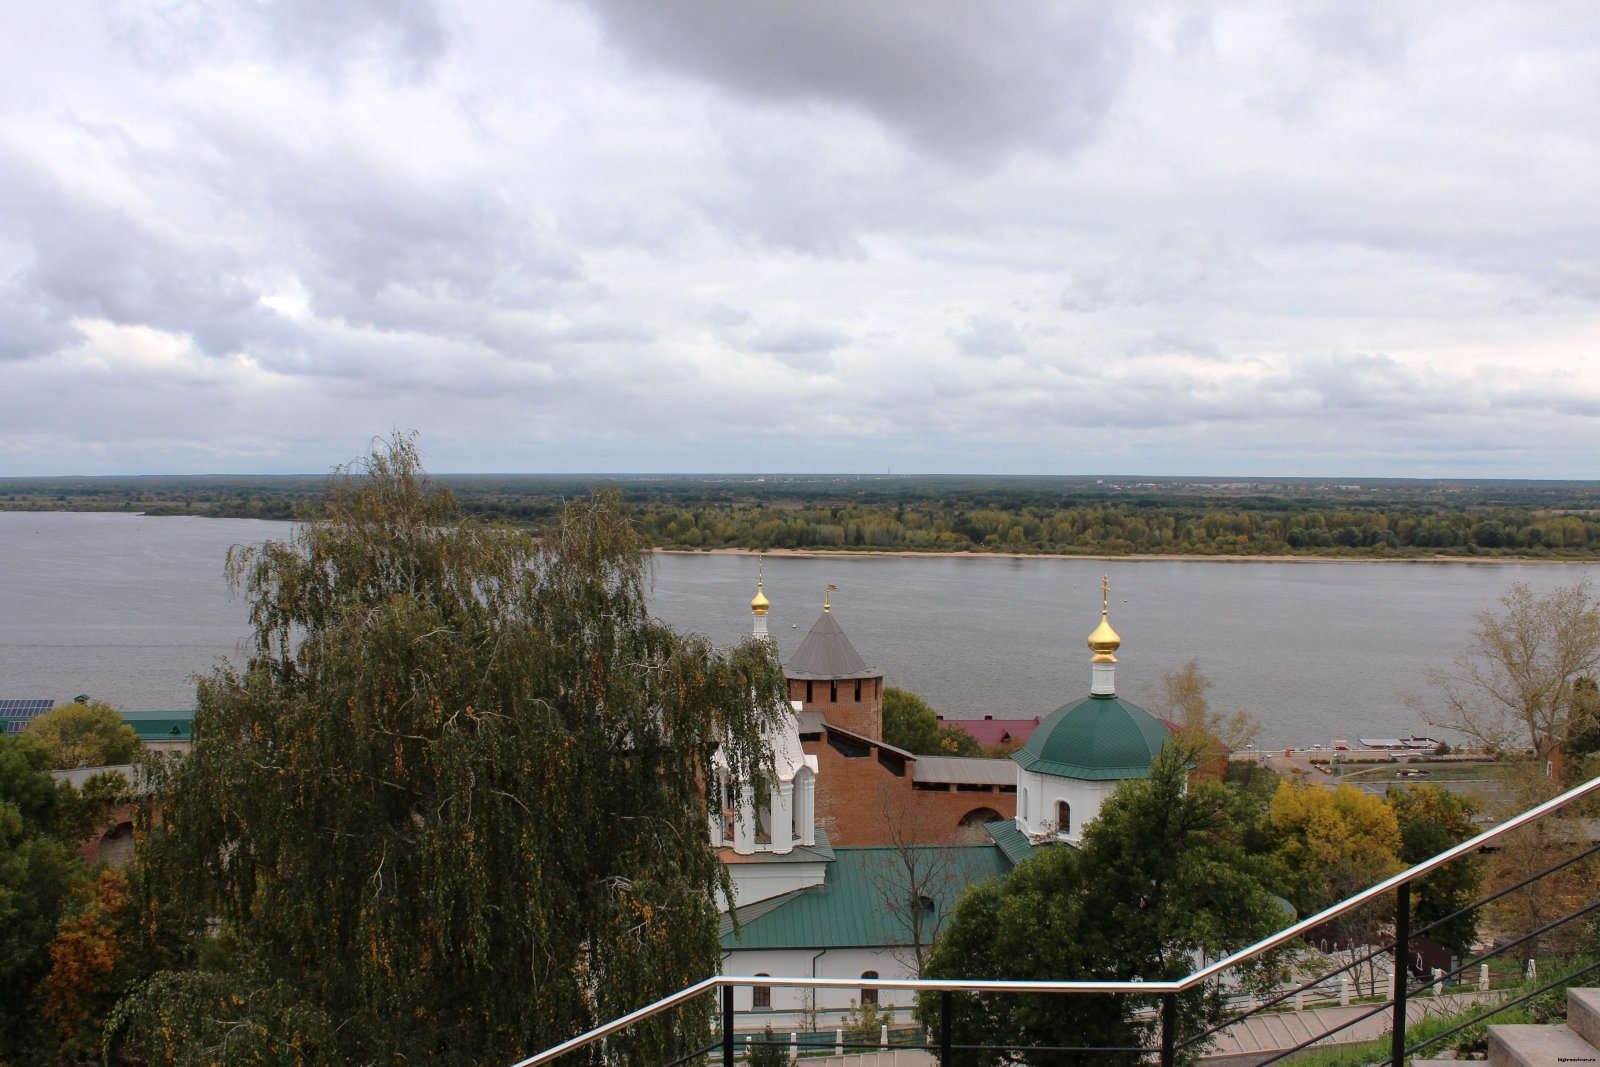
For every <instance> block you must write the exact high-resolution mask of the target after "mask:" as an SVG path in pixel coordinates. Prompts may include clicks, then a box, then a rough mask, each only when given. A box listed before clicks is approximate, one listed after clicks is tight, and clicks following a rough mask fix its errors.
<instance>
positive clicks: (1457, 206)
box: [0, 0, 1600, 477]
mask: <svg viewBox="0 0 1600 1067" xmlns="http://www.w3.org/2000/svg"><path fill="white" fill-rule="evenodd" d="M1597 98H1600V14H1597V13H1596V12H1595V10H1594V9H1593V8H1591V7H1590V6H1588V5H1584V4H1579V3H1572V4H1552V5H1545V6H1538V7H1527V6H1522V5H1505V4H1497V3H1489V2H1481V3H1465V4H1461V5H1453V6H1452V7H1451V8H1450V9H1449V10H1448V11H1444V10H1441V9H1437V8H1433V7H1428V6H1423V5H1411V4H1400V5H1395V4H1348V3H1338V4H1327V5H1318V6H1307V5H1296V6H1294V7H1292V8H1285V7H1283V6H1282V5H1275V4H1269V3H1265V2H1242V3H1238V4H1231V5H1227V6H1222V7H1217V8H1212V9H1206V10H1203V11H1197V10H1195V9H1193V8H1192V7H1190V6H1189V5H1180V4H1161V3H1156V4H1150V5H1139V6H1134V7H1130V6H1127V5H1103V6H1100V5H1088V6H1084V5H1078V6H1075V7H1070V8H1062V7H1061V6H1060V5H1049V4H1044V3H1037V4H1034V3H1021V4H1015V5H1006V6H1005V9H1004V10H1003V11H1001V10H999V9H994V8H985V9H978V8H974V7H971V6H970V5H963V4H957V3H949V4H944V3H938V4H932V5H920V6H915V7H908V6H905V5H900V6H896V5H867V6H862V5H859V4H846V3H842V2H840V3H834V2H831V0H830V2H824V3H817V4H808V5H788V6H770V5H765V6H764V5H755V6H751V5H734V4H724V3H712V2H709V0H705V2H697V3H693V4H686V5H670V6H667V7H660V8H652V9H651V10H650V11H648V12H644V11H642V10H641V9H639V8H638V7H637V6H636V5H621V4H616V3H614V2H612V0H548V2H545V3H535V4H531V5H527V6H516V5H496V4H489V3H487V2H484V0H456V2H450V3H445V2H442V0H441V2H440V3H438V4H426V3H420V2H408V3H400V4H390V3H377V2H372V3H367V2H362V3H357V4H349V5H343V6H340V7H339V8H338V9H337V10H334V9H332V8H329V7H327V5H318V4H311V3H302V2H299V0H295V2H293V3H287V4H268V5H255V6H250V7H247V8H238V7H235V6H224V5H221V4H215V3H209V2H205V0H165V2H162V3H157V4H132V3H120V2H119V3H109V4H103V3H98V2H94V0H63V2H62V3H60V4H55V5H51V7H50V8H49V11H48V13H45V14H40V13H39V12H37V11H35V12H33V13H32V14H30V15H29V16H27V17H26V18H24V17H22V16H21V15H20V14H17V13H8V14H6V15H0V188H4V189H5V190H6V196H5V198H4V199H3V201H0V418H4V419H5V420H6V425H7V428H8V432H7V434H6V435H5V437H4V439H3V441H0V473H18V474H20V473H72V472H93V471H114V470H135V471H168V470H171V471H180V470H197V469H205V470H216V469H232V470H280V471H281V470H301V471H316V470H322V469H326V468H327V467H328V466H330V465H331V464H333V463H336V462H340V461H342V460H346V459H348V458H350V457H351V456H353V455H355V454H357V453H359V452H360V451H361V447H362V444H363V443H364V442H365V441H366V440H367V439H368V438H370V437H371V436H372V435H373V434H375V433H383V432H386V431H388V430H389V429H391V428H395V427H400V428H408V427H414V428H416V429H418V430H420V431H422V434H423V439H422V440H423V447H424V449H425V451H426V453H427V454H428V456H429V459H430V462H431V463H432V465H433V466H434V467H435V468H436V469H439V470H473V469H477V470H484V469H493V470H516V469H525V470H639V469H668V470H671V469H677V470H726V469H764V470H780V469H790V470H795V469H806V470H816V469H825V468H833V469H849V470H858V469H860V470H877V469H882V468H883V467H885V466H893V467H895V469H908V468H909V469H916V470H924V471H933V470H952V471H969V470H996V471H1101V470H1116V471H1120V472H1150V473H1162V472H1194V473H1208V472H1256V473H1281V474H1294V473H1307V474H1323V473H1347V474H1356V475H1360V474H1428V475H1432V474H1480V475H1499V476H1518V475H1521V476H1528V477H1560V476H1566V477H1585V476H1589V475H1590V474H1592V465H1591V462H1592V461H1591V457H1592V455H1593V454H1594V453H1595V450H1596V446H1597V445H1600V430H1597V429H1596V426H1597V423H1596V420H1595V415H1596V414H1597V413H1600V370H1597V369H1596V368H1597V367H1600V361H1597V360H1596V359H1595V358H1594V357H1595V355H1596V353H1595V352H1594V348H1595V334H1594V328H1593V325H1594V318H1593V316H1594V309H1595V304H1596V302H1597V301H1600V271H1597V268H1596V266H1595V264H1596V262H1597V260H1596V257H1595V254H1594V249H1595V248H1596V247H1600V232H1597V231H1600V216H1596V214H1595V212H1594V209H1593V205H1594V204H1595V203H1596V202H1600V110H1597V109H1595V108H1594V106H1593V103H1592V101H1593V100H1595V99H1597ZM67 411H72V412H75V413H77V414H78V415H80V416H81V417H74V418H71V419H65V418H63V417H61V413H63V412H67Z"/></svg>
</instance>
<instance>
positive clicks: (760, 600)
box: [750, 581, 772, 615]
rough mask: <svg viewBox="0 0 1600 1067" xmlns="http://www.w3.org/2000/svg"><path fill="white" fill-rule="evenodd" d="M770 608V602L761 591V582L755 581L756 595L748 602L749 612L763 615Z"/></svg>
mask: <svg viewBox="0 0 1600 1067" xmlns="http://www.w3.org/2000/svg"><path fill="white" fill-rule="evenodd" d="M771 606H772V602H771V601H769V600H768V599H767V597H766V594H764V593H763V592H762V591H761V582H760V581H757V582H756V595H755V597H754V598H753V599H752V600H751V601H750V610H751V611H752V612H753V613H755V614H757V615H765V614H766V613H767V609H768V608H770V607H771Z"/></svg>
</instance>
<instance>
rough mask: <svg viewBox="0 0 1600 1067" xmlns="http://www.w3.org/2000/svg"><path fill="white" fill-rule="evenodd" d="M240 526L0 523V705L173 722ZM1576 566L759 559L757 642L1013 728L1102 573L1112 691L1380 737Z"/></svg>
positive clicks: (713, 588) (1048, 690) (738, 576)
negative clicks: (828, 635)
mask: <svg viewBox="0 0 1600 1067" xmlns="http://www.w3.org/2000/svg"><path fill="white" fill-rule="evenodd" d="M287 529H288V527H287V524H285V523H279V522H258V521H252V520H247V519H191V518H146V517H144V516H139V515H123V514H82V513H26V512H0V698H21V697H48V698H51V699H58V700H59V699H69V698H71V697H72V696H74V695H75V694H78V693H88V694H90V695H92V696H95V697H99V698H101V699H105V700H109V701H110V702H112V703H113V704H116V705H118V706H121V707H123V708H126V709H128V710H153V709H166V708H178V707H188V706H191V705H192V703H193V696H194V689H193V684H192V682H191V681H190V678H191V676H192V675H193V674H194V673H196V672H199V671H204V670H206V669H208V668H209V667H210V665H211V664H212V663H213V662H215V661H216V660H217V659H218V658H219V657H237V656H238V654H239V644H240V641H241V639H242V638H243V637H244V636H245V634H246V616H247V606H246V605H245V603H244V602H243V600H242V599H240V598H238V597H235V596H234V595H232V594H231V593H230V592H229V590H228V587H227V585H226V583H225V582H224V580H223V575H222V567H223V557H224V554H225V553H226V552H227V549H228V547H229V546H230V545H233V544H243V543H258V542H260V541H262V540H264V539H266V538H273V537H283V536H284V535H285V534H286V532H287ZM755 573H756V561H755V559H753V558H751V557H745V556H723V555H708V554H707V555H662V556H658V557H657V566H656V581H655V591H654V599H653V604H654V608H655V611H656V612H657V614H658V615H659V616H660V617H661V618H662V619H664V620H666V621H667V622H670V623H672V624H674V625H677V626H680V627H684V628H687V629H693V630H697V631H700V632H702V633H705V634H707V635H709V636H710V637H711V638H712V639H714V640H716V641H733V640H736V639H737V638H739V637H740V636H742V635H744V634H746V633H748V632H749V629H750V612H749V601H750V597H751V596H752V595H753V594H754V592H755ZM1597 573H1600V567H1596V566H1589V565H1585V566H1548V565H1533V564H1529V565H1519V564H1504V565H1482V564H1479V565H1473V564H1422V563H1416V564H1360V563H1327V564H1320V563H1203V562H1115V563H1104V562H1099V561H1093V560H1053V559H1022V560H1011V559H992V558H952V557H942V558H941V557H919V558H911V559H901V558H884V557H863V556H844V557H829V558H822V559H809V558H808V559H800V558H787V557H776V558H771V559H768V560H767V563H766V575H767V581H766V591H767V595H768V597H770V598H771V600H772V615H771V617H770V618H771V627H772V631H773V633H774V635H775V636H776V638H777V640H778V644H779V647H780V649H781V650H782V651H783V653H784V655H785V656H787V655H789V654H790V653H792V652H793V651H794V650H795V648H796V647H798V645H799V643H800V640H801V639H802V638H803V637H804V635H805V632H806V630H807V629H808V628H809V627H810V626H811V624H812V623H813V622H815V621H816V618H817V616H818V614H819V613H820V612H821V608H822V594H823V590H824V588H825V587H826V585H827V584H828V583H829V582H832V583H834V584H836V585H837V586H838V587H839V591H838V592H837V593H835V594H834V595H833V604H834V613H835V615H836V616H837V618H838V620H839V623H840V625H842V626H843V627H844V629H845V631H846V633H848V634H849V636H850V639H851V640H852V641H853V642H854V644H855V646H856V648H857V649H858V650H859V651H860V653H861V654H862V656H863V657H864V658H866V659H867V661H868V662H870V663H873V664H875V665H877V666H880V667H882V668H883V669H884V671H885V672H886V674H887V675H888V680H889V684H891V685H898V686H901V687H902V688H906V689H911V690H913V691H915V692H917V693H919V694H921V695H922V696H923V697H924V698H926V699H927V700H928V701H929V702H930V703H932V704H933V705H934V706H935V707H936V708H938V709H939V710H940V711H941V712H943V713H944V714H946V715H947V716H950V717H952V718H965V717H977V716H982V715H985V714H990V715H995V716H996V717H1021V716H1030V715H1034V714H1039V713H1042V712H1048V711H1050V710H1051V709H1053V708H1055V707H1057V706H1058V705H1060V704H1062V703H1064V702H1066V701H1068V700H1073V699H1077V698H1078V697H1079V696H1081V695H1082V694H1084V693H1085V692H1087V690H1088V685H1089V667H1088V656H1089V653H1088V651H1087V649H1086V648H1085V647H1084V638H1085V637H1086V636H1087V635H1088V633H1089V631H1090V630H1091V629H1093V628H1094V626H1095V623H1096V622H1097V621H1098V613H1099V610H1100V576H1101V575H1102V574H1108V575H1110V578H1111V601H1112V603H1111V621H1112V623H1113V624H1114V625H1115V627H1116V629H1117V631H1118V632H1119V633H1120V634H1121V635H1122V641H1123V644H1122V651H1121V652H1120V653H1119V656H1118V658H1119V659H1120V660H1121V662H1120V663H1119V665H1118V667H1117V688H1118V691H1119V692H1121V693H1122V694H1124V695H1127V696H1131V697H1132V698H1133V699H1135V700H1139V701H1142V702H1144V703H1147V704H1148V703H1151V702H1152V701H1153V699H1154V693H1155V690H1156V687H1157V685H1158V684H1159V681H1160V678H1161V675H1162V673H1163V672H1164V671H1170V670H1173V669H1175V668H1177V667H1179V666H1181V665H1182V664H1183V662H1184V661H1185V660H1187V659H1188V658H1189V657H1191V656H1196V657H1199V660H1200V665H1201V668H1202V669H1203V670H1204V671H1205V672H1206V673H1207V674H1208V675H1209V676H1210V677H1211V678H1212V680H1213V681H1214V682H1215V686H1214V688H1213V689H1212V691H1211V693H1210V697H1211V701H1212V706H1213V707H1214V708H1216V709H1219V710H1227V711H1232V710H1236V709H1240V708H1243V709H1246V710H1248V711H1250V712H1252V713H1253V714H1254V715H1255V716H1256V717H1257V718H1258V719H1260V720H1261V721H1262V723H1263V724H1264V737H1263V741H1264V742H1265V744H1267V745H1283V744H1289V743H1295V744H1305V743H1310V742H1313V741H1321V742H1324V743H1326V742H1327V740H1328V739H1329V738H1330V737H1335V736H1337V737H1355V736H1357V735H1366V736H1372V735H1374V734H1380V735H1393V734H1396V733H1406V732H1410V731H1411V730H1413V729H1415V730H1416V731H1418V732H1422V731H1423V730H1424V729H1425V726H1426V724H1425V723H1423V722H1421V721H1417V720H1415V719H1414V717H1413V716H1412V715H1411V714H1410V713H1409V712H1407V711H1406V710H1405V709H1404V708H1403V707H1402V706H1401V698H1402V695H1403V694H1405V693H1407V692H1425V691H1426V689H1427V679H1426V677H1425V674H1424V672H1425V670H1426V668H1428V667H1429V666H1446V665H1448V664H1449V662H1450V661H1451V660H1452V659H1453V658H1454V657H1455V656H1456V654H1457V653H1458V652H1460V650H1461V649H1462V648H1463V646H1464V645H1465V643H1466V640H1467V636H1468V634H1469V632H1470V630H1471V627H1472V622H1473V616H1474V614H1475V613H1477V612H1479V611H1481V610H1483V609H1485V608H1490V607H1493V606H1494V602H1495V599H1496V598H1497V597H1498V596H1500V594H1501V593H1502V592H1504V591H1505V588H1506V586H1507V585H1508V584H1509V583H1510V582H1511V581H1513V580H1520V581H1524V582H1527V583H1528V584H1529V585H1531V586H1532V587H1533V588H1534V589H1536V590H1545V589H1550V588H1554V587H1555V586H1558V585H1563V584H1568V583H1571V582H1573V581H1576V580H1577V579H1578V578H1579V577H1581V576H1583V575H1590V576H1595V575H1596V574H1597Z"/></svg>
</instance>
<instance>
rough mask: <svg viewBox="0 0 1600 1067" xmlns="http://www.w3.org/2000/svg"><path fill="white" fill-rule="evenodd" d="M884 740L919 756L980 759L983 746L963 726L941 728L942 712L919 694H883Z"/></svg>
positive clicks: (891, 689) (887, 691)
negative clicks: (935, 709) (974, 757)
mask: <svg viewBox="0 0 1600 1067" xmlns="http://www.w3.org/2000/svg"><path fill="white" fill-rule="evenodd" d="M883 739H884V740H885V741H887V742H889V744H891V745H894V746H895V747H896V748H903V749H905V750H906V751H907V752H915V753H916V754H917V755H919V756H981V755H983V746H982V745H980V744H978V739H977V738H975V737H973V736H972V735H971V734H969V733H967V731H965V730H963V729H962V728H961V727H960V726H957V725H955V724H953V723H950V724H945V725H940V723H939V713H938V712H936V711H934V710H933V708H932V707H930V706H929V705H928V702H927V701H925V700H923V699H922V698H921V697H919V696H917V694H915V693H912V692H909V691H907V690H905V689H896V688H895V687H894V686H892V685H891V686H889V687H888V688H887V689H885V690H884V691H883Z"/></svg>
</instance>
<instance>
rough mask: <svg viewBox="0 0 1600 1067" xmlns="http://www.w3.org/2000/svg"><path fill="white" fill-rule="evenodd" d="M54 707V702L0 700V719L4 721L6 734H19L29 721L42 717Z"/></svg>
mask: <svg viewBox="0 0 1600 1067" xmlns="http://www.w3.org/2000/svg"><path fill="white" fill-rule="evenodd" d="M55 706H56V702H55V701H54V700H0V719H4V720H5V724H6V733H8V734H20V733H21V732H22V728H23V727H24V726H26V725H27V724H28V720H29V719H33V718H36V717H37V716H40V715H43V714H44V713H45V712H47V711H49V710H50V709H51V708H53V707H55Z"/></svg>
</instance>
